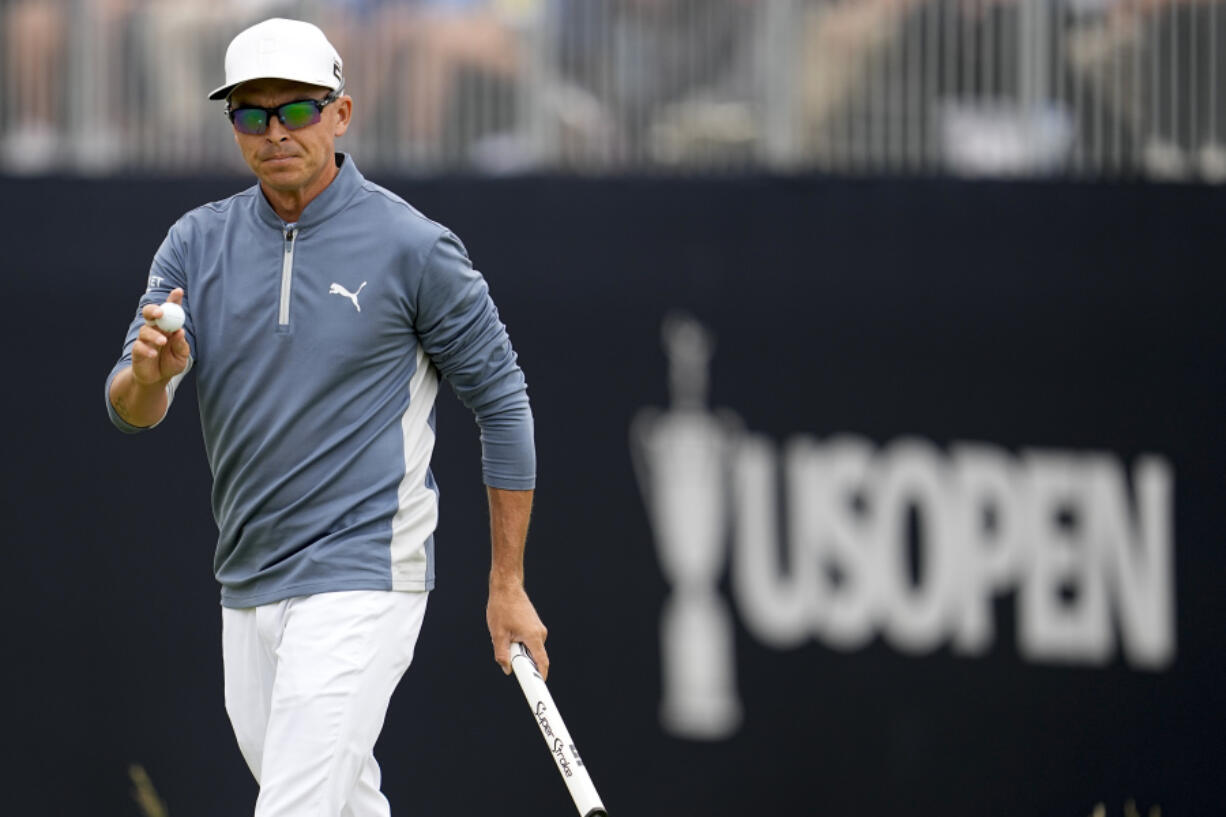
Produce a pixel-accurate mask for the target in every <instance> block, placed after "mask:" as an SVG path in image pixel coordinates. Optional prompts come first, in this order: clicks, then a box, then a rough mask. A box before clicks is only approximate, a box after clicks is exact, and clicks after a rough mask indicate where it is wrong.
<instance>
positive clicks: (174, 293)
mask: <svg viewBox="0 0 1226 817" xmlns="http://www.w3.org/2000/svg"><path fill="white" fill-rule="evenodd" d="M166 300H167V301H169V302H170V303H172V304H179V305H180V306H182V304H183V287H175V288H174V289H172V290H171V291H170V294H169V295H167V296H166ZM140 314H141V317H142V318H144V319H145V323H153V322H154V321H156V320H157V319H158V318H160V317H162V307H161V306H159V305H158V304H145V306H144V307H142V308H141V311H140Z"/></svg>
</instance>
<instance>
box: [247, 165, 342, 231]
mask: <svg viewBox="0 0 1226 817" xmlns="http://www.w3.org/2000/svg"><path fill="white" fill-rule="evenodd" d="M336 161H337V162H338V163H339V164H340V166H339V167H338V168H337V169H336V176H335V177H334V178H333V179H332V181H331V182H329V183H328V186H327V187H325V188H324V189H323V190H321V191H320V193H319V195H318V196H316V197H315V198H313V199H311V201H310V203H309V204H307V206H306V207H305V208H304V209H303V211H302V216H301V217H299V219H298V221H296V222H295V225H296V226H297V228H298V229H300V230H301V229H303V228H309V227H312V226H314V225H316V224H320V223H322V222H324V221H327V220H328V219H329V218H331V217H332V216H334V215H336V214H337V213H339V212H340V211H341V210H343V209H344V207H345V205H346V204H348V203H349V200H350V199H352V198H353V196H354V194H355V193H357V192H358V190H360V189H361V187H362V184H363V183H364V182H365V181H366V179H365V178H364V177H363V176H362V174H361V173H359V172H358V168H357V165H355V164H354V163H353V157H352V156H350V155H349V154H348V153H337V154H336ZM255 192H256V199H257V202H256V212H257V213H258V214H259V217H260V220H261V221H263V222H265V223H266V224H268V225H269V226H270V227H275V228H276V229H277V230H284V229H285V222H284V221H282V220H281V217H280V216H279V215H277V211H276V210H274V209H272V205H271V204H269V203H268V199H267V198H265V197H264V191H263V190H262V189H260V183H259V182H258V181H257V182H256V183H255Z"/></svg>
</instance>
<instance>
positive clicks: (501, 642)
mask: <svg viewBox="0 0 1226 817" xmlns="http://www.w3.org/2000/svg"><path fill="white" fill-rule="evenodd" d="M511 641H512V639H510V638H506V639H502V638H500V639H498V640H497V641H495V642H494V660H495V661H496V662H497V663H498V666H500V667H502V674H503V675H510V674H511Z"/></svg>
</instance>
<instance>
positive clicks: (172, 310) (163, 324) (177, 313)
mask: <svg viewBox="0 0 1226 817" xmlns="http://www.w3.org/2000/svg"><path fill="white" fill-rule="evenodd" d="M184 317H185V316H184V314H183V307H181V306H179V305H178V304H177V303H174V302H173V301H167V302H166V303H164V304H162V317H160V318H157V319H156V320H154V322H153V323H154V325H156V326H157V328H158V329H161V330H162V331H163V332H165V333H167V334H170V333H171V332H177V331H179V330H180V329H181V328H183V319H184Z"/></svg>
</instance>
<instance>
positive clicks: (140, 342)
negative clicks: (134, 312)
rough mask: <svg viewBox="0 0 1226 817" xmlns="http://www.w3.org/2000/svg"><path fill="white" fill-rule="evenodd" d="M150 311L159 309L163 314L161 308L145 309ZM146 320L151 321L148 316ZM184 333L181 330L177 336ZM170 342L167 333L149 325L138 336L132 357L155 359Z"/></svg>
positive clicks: (149, 307)
mask: <svg viewBox="0 0 1226 817" xmlns="http://www.w3.org/2000/svg"><path fill="white" fill-rule="evenodd" d="M149 309H157V310H158V312H159V314H160V313H161V308H160V307H154V306H146V307H145V310H146V311H147V310H149ZM155 318H156V316H155ZM145 320H149V317H148V315H146V316H145ZM182 331H183V330H179V332H176V333H175V334H180V333H181V332H182ZM169 342H170V339H169V338H168V337H167V335H166V333H165V332H163V331H162V330H161V329H158V328H157V327H156V326H154V325H153V324H151V323H147V324H145V325H144V326H142V327H141V328H140V333H139V334H137V336H136V343H135V344H134V345H133V346H132V357H133V358H134V359H135V358H137V357H145V358H155V357H157V356H158V355H159V354H160V353H161V351H162V349H163V348H164V347H165V346H166V344H167V343H169Z"/></svg>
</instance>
